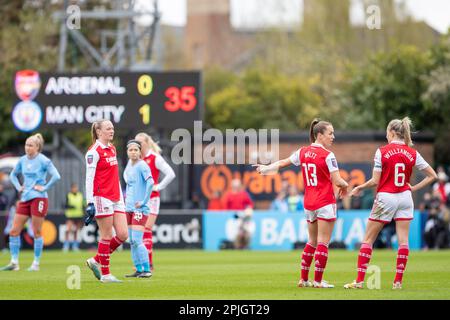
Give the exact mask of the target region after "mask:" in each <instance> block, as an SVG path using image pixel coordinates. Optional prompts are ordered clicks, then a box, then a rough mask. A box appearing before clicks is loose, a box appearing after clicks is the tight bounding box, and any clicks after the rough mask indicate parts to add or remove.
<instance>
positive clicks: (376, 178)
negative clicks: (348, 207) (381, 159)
mask: <svg viewBox="0 0 450 320" xmlns="http://www.w3.org/2000/svg"><path fill="white" fill-rule="evenodd" d="M380 178H381V171H378V170H373V173H372V178H370V180H367V181H366V182H364V183H363V184H362V185H359V186H357V187H355V188H353V190H352V192H350V196H357V195H359V193H360V192H361V191H362V190H364V189H368V188H372V187H376V186H378V184H379V183H380Z"/></svg>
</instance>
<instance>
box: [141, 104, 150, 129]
mask: <svg viewBox="0 0 450 320" xmlns="http://www.w3.org/2000/svg"><path fill="white" fill-rule="evenodd" d="M139 113H140V114H141V115H142V123H143V124H145V125H148V124H149V123H150V105H149V104H144V105H143V106H142V107H140V108H139Z"/></svg>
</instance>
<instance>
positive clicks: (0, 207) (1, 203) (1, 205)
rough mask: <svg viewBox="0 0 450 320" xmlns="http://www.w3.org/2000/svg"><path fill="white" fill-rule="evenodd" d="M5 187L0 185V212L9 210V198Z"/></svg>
mask: <svg viewBox="0 0 450 320" xmlns="http://www.w3.org/2000/svg"><path fill="white" fill-rule="evenodd" d="M4 191H5V187H4V186H3V184H1V183H0V211H4V210H7V208H8V203H9V199H8V196H7V195H6V194H5V193H4Z"/></svg>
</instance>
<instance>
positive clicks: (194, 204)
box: [186, 191, 206, 209]
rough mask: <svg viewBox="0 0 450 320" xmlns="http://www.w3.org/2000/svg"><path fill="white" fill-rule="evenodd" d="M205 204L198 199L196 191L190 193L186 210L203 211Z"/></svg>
mask: <svg viewBox="0 0 450 320" xmlns="http://www.w3.org/2000/svg"><path fill="white" fill-rule="evenodd" d="M205 208H206V204H205V202H204V201H203V200H202V199H201V198H200V195H199V194H198V192H197V191H193V192H192V197H191V200H190V201H189V202H188V204H187V206H186V209H205Z"/></svg>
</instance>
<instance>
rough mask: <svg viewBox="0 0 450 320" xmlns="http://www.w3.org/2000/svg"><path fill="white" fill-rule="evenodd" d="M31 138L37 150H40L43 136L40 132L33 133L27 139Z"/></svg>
mask: <svg viewBox="0 0 450 320" xmlns="http://www.w3.org/2000/svg"><path fill="white" fill-rule="evenodd" d="M30 138H31V139H32V140H33V141H34V143H36V145H37V147H38V152H41V151H42V149H44V137H43V136H42V134H40V133H36V134H33V135H32V136H30V137H29V139H30Z"/></svg>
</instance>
